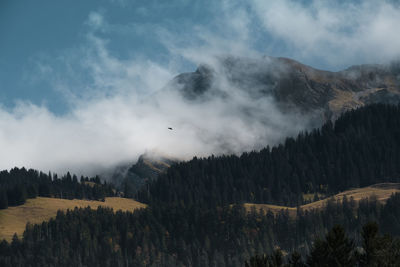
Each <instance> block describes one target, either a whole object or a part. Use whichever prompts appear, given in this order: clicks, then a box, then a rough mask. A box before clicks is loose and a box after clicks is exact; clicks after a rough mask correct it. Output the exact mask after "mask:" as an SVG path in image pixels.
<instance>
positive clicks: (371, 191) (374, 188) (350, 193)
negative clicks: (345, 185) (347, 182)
mask: <svg viewBox="0 0 400 267" xmlns="http://www.w3.org/2000/svg"><path fill="white" fill-rule="evenodd" d="M396 192H400V184H397V183H382V184H376V185H371V186H368V187H363V188H357V189H351V190H347V191H344V192H342V193H339V194H337V195H335V196H333V198H334V199H335V200H339V201H341V200H342V199H343V197H344V196H346V197H347V199H348V200H350V197H353V198H354V200H355V201H356V202H357V201H360V200H361V199H363V198H367V197H373V196H374V197H376V198H377V200H378V201H380V202H385V201H386V200H387V199H388V198H389V197H390V196H391V195H392V194H393V193H396ZM327 202H328V198H326V199H322V200H318V201H315V202H312V203H309V204H306V205H302V206H300V208H301V209H302V210H312V209H322V208H324V207H325V205H326V203H327ZM244 206H245V207H246V209H247V210H250V209H251V208H252V207H255V208H256V209H257V210H260V209H262V210H264V211H265V212H267V211H272V212H273V213H277V212H279V211H281V210H286V209H287V210H288V211H289V215H290V216H291V217H295V216H296V210H297V208H293V207H286V206H277V205H270V204H253V203H245V204H244Z"/></svg>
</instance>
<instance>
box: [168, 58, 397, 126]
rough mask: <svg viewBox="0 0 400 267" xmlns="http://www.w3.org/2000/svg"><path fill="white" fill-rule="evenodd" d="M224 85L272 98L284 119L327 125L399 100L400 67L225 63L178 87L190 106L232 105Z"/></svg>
mask: <svg viewBox="0 0 400 267" xmlns="http://www.w3.org/2000/svg"><path fill="white" fill-rule="evenodd" d="M221 81H223V82H225V83H228V84H230V86H231V88H235V89H237V90H238V91H239V92H240V93H242V94H245V95H246V96H248V97H249V99H252V100H254V101H256V100H258V99H263V98H272V99H273V100H274V101H276V105H277V106H278V107H279V110H281V111H282V112H284V113H285V114H290V113H291V112H297V111H300V112H302V113H303V114H314V115H316V114H318V115H320V116H321V118H322V119H323V120H327V119H335V118H337V117H338V116H339V115H340V114H341V113H342V112H344V111H346V110H349V109H354V108H356V107H360V106H364V105H366V104H371V103H377V102H382V103H392V104H395V103H398V102H399V100H400V83H399V82H400V63H399V62H392V63H391V64H386V65H379V64H375V65H358V66H351V67H349V68H347V69H345V70H342V71H338V72H331V71H324V70H319V69H315V68H313V67H310V66H307V65H304V64H302V63H300V62H297V61H295V60H292V59H288V58H273V57H263V58H262V59H249V58H240V57H226V58H222V59H220V60H219V61H218V64H217V65H216V66H210V65H202V66H200V67H199V68H198V69H197V70H196V71H195V72H193V73H183V74H180V75H178V76H177V77H176V78H175V79H174V81H173V85H175V86H176V87H178V88H179V90H180V92H181V93H182V95H183V96H184V97H185V98H186V99H188V100H190V101H195V100H201V101H210V100H211V99H213V98H221V99H224V100H226V101H229V99H230V98H231V96H230V94H229V93H227V91H226V90H224V89H223V86H221V83H223V82H221ZM317 117H318V116H317Z"/></svg>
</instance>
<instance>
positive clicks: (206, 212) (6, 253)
mask: <svg viewBox="0 0 400 267" xmlns="http://www.w3.org/2000/svg"><path fill="white" fill-rule="evenodd" d="M390 202H391V203H392V204H389V205H397V206H398V205H400V195H394V196H392V198H391V199H390ZM350 203H351V201H349V203H344V205H343V204H341V203H340V202H333V201H331V203H330V204H329V205H328V206H329V207H327V210H322V211H312V212H304V213H303V212H300V211H299V214H298V218H297V219H294V218H293V219H290V218H289V217H288V215H287V212H285V211H282V212H281V213H279V214H276V215H273V214H272V213H267V214H265V213H264V212H257V211H256V210H252V211H246V210H245V209H244V207H243V206H241V205H234V206H227V207H224V208H217V207H215V208H213V209H201V208H196V207H191V208H185V207H178V206H177V207H175V208H173V207H166V206H165V207H149V208H146V209H142V210H139V211H136V212H133V213H132V212H116V213H114V212H113V211H112V210H110V209H105V208H99V209H98V210H91V209H89V208H87V209H75V210H73V211H68V212H66V213H64V212H59V213H58V215H57V217H56V218H55V219H52V220H50V221H49V222H44V223H42V224H41V225H27V228H26V231H25V233H24V235H23V238H22V239H19V238H18V237H17V236H15V237H14V239H13V241H12V242H11V243H7V242H5V241H3V242H2V243H0V266H5V267H7V266H13V267H14V266H32V267H33V266H43V267H45V266H193V267H204V266H215V267H224V266H230V267H231V266H232V267H236V266H243V264H244V262H245V261H246V260H248V259H249V258H250V257H251V256H252V255H256V254H264V253H273V259H272V261H273V262H275V264H277V265H276V266H279V264H278V263H282V264H284V263H285V262H289V261H293V262H297V263H301V262H302V263H308V264H309V265H310V266H355V265H319V264H320V263H321V261H322V260H328V259H329V260H335V259H336V258H335V257H336V256H335V255H336V254H333V256H332V255H331V254H329V253H331V252H330V250H331V249H332V248H331V247H330V245H329V244H330V242H333V243H335V242H336V243H338V242H344V245H345V246H344V247H343V246H342V245H337V248H334V253H342V252H343V253H347V254H346V255H351V257H350V258H348V259H347V260H348V262H349V264H350V263H351V264H353V261H354V260H357V261H359V260H360V261H361V260H362V261H371V260H376V261H380V260H382V259H383V258H384V259H385V260H388V259H390V261H393V259H394V258H395V259H396V260H397V259H398V257H399V251H398V241H396V240H397V239H396V240H394V239H392V238H389V237H387V236H386V237H385V236H381V235H378V233H377V231H375V232H373V231H372V232H373V233H369V235H370V236H371V237H370V239H371V238H373V240H374V241H371V242H367V243H365V242H366V241H365V238H366V236H365V235H364V236H360V235H359V232H361V231H362V229H361V226H362V225H363V224H365V223H366V222H369V221H376V222H378V223H379V224H380V225H391V226H390V227H389V228H382V232H383V233H391V232H393V230H394V229H396V227H398V225H394V223H393V221H392V220H395V221H399V220H400V217H399V214H398V212H397V211H392V212H391V213H387V212H389V211H388V209H389V208H388V207H387V206H383V205H381V204H379V203H378V202H377V201H376V200H374V199H372V200H367V199H366V200H364V201H362V202H361V203H360V205H359V207H358V208H357V207H355V210H354V209H352V208H354V207H352V206H351V205H350ZM388 215H389V216H388ZM336 224H341V225H343V226H344V229H345V231H346V232H347V233H348V235H346V236H343V235H342V234H341V232H334V233H333V235H330V234H328V236H327V238H326V239H321V240H319V241H316V242H312V240H315V239H317V238H320V237H321V236H324V235H325V233H326V232H327V230H328V229H330V228H331V227H334V226H335V225H336ZM334 229H335V228H334ZM340 231H342V230H340ZM378 236H379V238H378ZM326 242H328V244H327V243H326ZM382 242H386V243H385V245H382ZM388 242H389V243H388ZM364 243H365V244H364ZM363 244H364V245H363ZM387 244H391V245H390V250H385V251H381V250H382V246H383V247H385V248H386V247H388V245H387ZM362 246H372V247H374V246H380V247H379V248H377V249H376V250H375V252H374V251H373V250H372V249H373V248H371V250H369V251H372V252H368V253H367V254H362V255H361V256H362V257H361V256H360V255H353V254H354V253H355V252H356V251H359V249H358V247H362ZM277 247H279V248H280V251H281V252H284V253H285V254H287V253H289V255H290V257H289V258H288V259H287V256H284V255H283V254H282V255H280V253H277V251H276V248H277ZM388 248H389V247H388ZM296 250H297V251H299V253H297V254H296V253H295V254H293V251H296ZM324 253H325V254H324ZM292 254H293V255H292ZM307 255H308V256H307ZM318 255H324V256H323V257H319V256H318ZM382 255H384V256H382ZM330 257H331V258H330ZM332 257H333V258H332ZM270 260H271V257H270V256H268V259H267V261H268V262H269V261H270ZM346 264H347V263H346ZM261 266H262V265H261ZM267 266H269V265H267ZM272 266H275V265H272ZM298 266H301V265H298ZM362 266H374V265H362ZM376 266H385V265H376Z"/></svg>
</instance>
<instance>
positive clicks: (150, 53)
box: [0, 0, 400, 173]
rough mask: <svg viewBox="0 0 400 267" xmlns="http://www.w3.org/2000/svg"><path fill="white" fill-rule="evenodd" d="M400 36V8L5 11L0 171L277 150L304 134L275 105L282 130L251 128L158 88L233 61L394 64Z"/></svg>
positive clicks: (99, 0)
mask: <svg viewBox="0 0 400 267" xmlns="http://www.w3.org/2000/svg"><path fill="white" fill-rule="evenodd" d="M399 29H400V7H399V5H398V4H397V1H382V0H364V1H359V0H357V1H323V0H304V1H294V0H276V1H272V0H268V1H267V0H249V1H240V0H221V1H213V0H168V1H167V0H135V1H133V0H132V1H128V0H85V1H55V0H41V1H29V0H0V147H1V148H2V151H1V152H0V169H3V168H10V167H13V166H28V167H33V168H38V169H41V170H44V171H47V170H57V171H65V170H73V171H76V172H78V173H79V172H82V173H85V172H86V173H87V170H89V169H92V170H93V169H96V170H97V169H98V167H99V166H100V167H104V168H105V167H110V166H112V165H115V164H119V163H121V162H124V161H129V162H130V161H134V160H135V159H136V158H137V157H138V156H139V155H140V154H141V153H144V152H146V151H157V152H162V153H166V152H172V154H173V156H176V157H181V158H190V157H191V156H193V155H208V154H210V153H221V151H220V150H218V149H219V148H220V147H221V140H222V141H223V142H226V143H223V144H222V145H224V146H225V147H226V146H228V147H230V148H232V150H233V151H234V152H235V153H240V152H241V151H246V150H249V149H254V148H258V147H259V145H260V144H259V143H257V142H259V140H262V141H263V142H264V143H263V144H269V143H273V142H275V141H276V140H278V139H279V138H278V137H280V136H283V135H286V134H289V135H290V134H295V133H296V132H297V131H298V130H299V129H301V128H302V127H303V126H304V125H297V124H296V125H294V126H293V120H292V119H293V118H289V117H285V116H283V114H280V113H279V112H278V111H277V110H276V109H275V107H274V103H263V105H264V106H263V108H266V109H267V111H268V112H269V113H268V114H272V115H271V116H272V117H270V118H269V119H270V120H271V121H274V122H275V124H276V125H277V127H275V128H268V127H267V128H263V127H259V125H257V120H256V118H255V119H254V121H252V122H250V123H251V125H250V127H245V126H249V125H246V123H248V122H247V121H245V120H246V118H240V117H239V116H235V115H237V114H235V113H234V110H235V105H233V104H232V103H229V104H227V103H209V104H208V105H209V106H206V107H205V106H194V107H193V106H190V107H189V106H187V105H186V104H185V103H182V102H180V101H179V100H178V99H177V98H173V97H172V96H169V95H163V94H162V92H161V91H162V90H161V89H162V88H163V87H164V86H165V85H166V84H167V83H168V82H169V81H170V80H171V79H172V78H173V77H174V76H175V75H177V74H179V73H181V72H187V71H194V70H195V69H196V66H197V65H199V64H202V63H206V64H215V61H216V59H217V58H218V57H220V56H226V55H233V56H240V57H250V58H260V57H262V56H264V55H268V56H274V57H290V58H294V59H296V60H299V61H301V62H302V63H305V64H308V65H311V66H313V67H317V68H322V69H327V70H332V71H336V70H340V69H343V68H346V67H348V66H350V65H354V64H364V63H385V62H389V61H391V60H395V59H399V56H400V34H398V33H399ZM226 90H230V88H226ZM160 95H162V97H161V96H160ZM236 100H237V101H238V103H240V104H242V103H243V99H242V100H240V99H236ZM239 100H240V101H242V102H240V101H239ZM244 102H246V101H244ZM236 104H237V103H236ZM246 104H248V105H253V104H254V103H250V102H248V103H246ZM258 104H260V105H261V103H258ZM266 104H268V105H269V106H265V105H266ZM264 111H265V112H266V110H264ZM207 112H212V116H211V115H210V114H209V115H210V116H208V117H207V116H206V115H204V113H206V114H207ZM268 116H269V115H268ZM298 122H299V123H300V124H301V122H304V121H302V120H298ZM171 125H175V126H178V125H180V126H181V132H178V131H175V132H174V135H170V133H169V132H165V131H164V129H166V127H167V126H171ZM276 125H275V126H276ZM243 128H246V129H252V130H251V131H249V132H248V133H244V132H243V131H241V130H240V129H243ZM288 128H290V131H283V130H282V129H288ZM281 130H282V132H281ZM226 133H229V134H228V135H226ZM266 133H268V136H266V135H265V134H266ZM170 147H173V148H174V150H173V151H171V149H169V148H170ZM225 152H226V151H225Z"/></svg>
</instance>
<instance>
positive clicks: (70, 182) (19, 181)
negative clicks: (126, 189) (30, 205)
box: [0, 168, 115, 209]
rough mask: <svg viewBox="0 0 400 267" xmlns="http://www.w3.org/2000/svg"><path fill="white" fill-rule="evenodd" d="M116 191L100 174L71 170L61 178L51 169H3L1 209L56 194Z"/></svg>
mask: <svg viewBox="0 0 400 267" xmlns="http://www.w3.org/2000/svg"><path fill="white" fill-rule="evenodd" d="M114 194H115V190H113V187H112V185H110V184H107V183H106V182H104V183H101V181H100V178H99V177H94V178H90V179H89V178H88V177H81V178H80V180H79V181H78V178H77V177H76V176H75V175H72V176H71V174H70V173H67V174H66V175H64V176H63V177H61V178H58V176H57V175H52V174H51V173H49V174H45V173H42V172H38V171H36V170H32V169H30V170H26V169H25V168H21V169H19V168H14V169H11V170H10V171H1V172H0V209H6V208H7V207H8V206H17V205H22V204H24V203H25V201H26V199H28V198H35V197H37V196H41V197H56V198H66V199H74V198H77V199H96V200H100V199H104V197H106V196H112V195H114Z"/></svg>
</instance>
